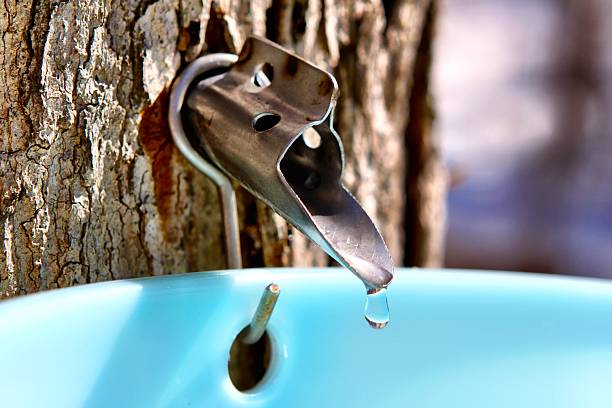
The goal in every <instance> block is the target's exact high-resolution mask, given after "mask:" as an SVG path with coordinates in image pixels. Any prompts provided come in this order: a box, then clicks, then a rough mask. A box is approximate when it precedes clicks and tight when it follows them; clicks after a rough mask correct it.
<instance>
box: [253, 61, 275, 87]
mask: <svg viewBox="0 0 612 408" xmlns="http://www.w3.org/2000/svg"><path fill="white" fill-rule="evenodd" d="M273 78H274V68H273V67H272V65H270V64H269V63H267V62H266V63H264V64H261V65H259V66H258V67H257V68H256V69H255V73H254V74H253V76H252V77H251V82H252V83H253V85H255V86H256V87H259V88H265V87H268V86H270V84H271V83H272V79H273Z"/></svg>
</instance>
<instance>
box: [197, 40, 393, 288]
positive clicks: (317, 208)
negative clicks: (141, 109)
mask: <svg viewBox="0 0 612 408" xmlns="http://www.w3.org/2000/svg"><path fill="white" fill-rule="evenodd" d="M337 98H338V84H337V83H336V80H335V78H334V77H333V76H332V75H330V74H329V73H327V72H325V71H323V70H321V69H319V68H317V67H315V66H314V65H312V64H310V63H308V62H307V61H305V60H303V59H301V58H300V57H298V56H296V55H294V54H292V53H290V52H288V51H287V50H285V49H283V48H281V47H280V46H278V45H276V44H274V43H272V42H270V41H268V40H266V39H263V38H258V37H250V38H249V39H248V40H247V41H246V42H245V44H244V47H243V48H242V51H241V53H240V55H239V58H238V60H237V62H236V63H234V64H233V65H231V66H230V68H229V70H227V71H226V72H223V73H218V72H217V73H216V75H215V76H212V77H211V76H209V77H208V78H204V79H202V80H200V82H199V83H197V84H195V85H194V86H193V87H192V89H191V90H190V91H189V92H188V94H187V99H186V100H187V106H188V109H187V116H186V118H187V119H188V121H189V123H190V125H191V127H192V128H193V131H194V132H193V133H195V135H193V138H192V141H191V142H192V143H193V144H194V145H196V147H200V148H202V149H203V150H204V151H205V153H206V154H207V155H208V156H209V158H210V159H211V160H212V161H213V162H214V163H215V164H216V165H217V166H218V167H219V168H220V169H221V170H223V171H224V172H225V173H227V174H228V175H230V176H232V177H233V178H234V179H236V180H237V181H238V182H239V183H240V184H241V185H242V186H244V187H245V188H246V189H247V190H248V191H250V192H251V193H253V194H254V195H255V196H257V197H258V198H260V199H261V200H263V201H264V202H266V203H267V204H268V205H269V206H270V207H272V208H273V209H274V210H275V211H276V212H278V213H279V214H280V215H281V216H283V217H284V218H285V219H287V221H289V222H290V223H291V224H292V225H294V226H295V227H296V228H297V229H299V230H300V231H302V232H303V233H304V234H305V235H306V236H308V237H309V238H310V239H311V240H313V241H314V242H315V243H317V244H318V245H319V246H320V247H321V248H323V249H324V250H325V251H326V252H327V253H328V254H329V255H330V256H332V257H333V258H334V259H336V260H337V261H338V262H339V263H340V264H342V265H344V266H345V267H347V268H348V269H350V270H351V271H352V272H353V273H354V274H355V275H357V277H359V278H360V279H361V280H362V281H363V282H364V284H365V285H366V286H367V287H368V288H371V289H379V288H384V287H386V286H387V285H388V284H389V282H390V281H391V279H392V278H393V261H392V260H391V256H390V255H389V251H388V249H387V247H386V245H385V243H384V241H383V239H382V237H381V236H380V233H379V232H378V230H377V229H376V227H375V226H374V224H373V223H372V221H371V220H370V218H369V217H368V215H367V214H366V213H365V211H364V210H363V209H362V208H361V206H360V205H359V203H357V201H356V200H355V198H354V197H353V196H352V195H351V194H350V193H349V192H348V191H347V190H346V189H345V188H344V186H343V185H342V183H341V180H340V177H341V174H342V168H343V164H344V152H343V148H342V142H341V141H340V138H339V136H338V135H337V133H336V132H335V131H334V129H333V127H332V122H333V112H334V107H335V105H336V100H337ZM313 130H314V131H313Z"/></svg>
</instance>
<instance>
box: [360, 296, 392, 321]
mask: <svg viewBox="0 0 612 408" xmlns="http://www.w3.org/2000/svg"><path fill="white" fill-rule="evenodd" d="M364 315H365V319H366V320H367V322H368V323H369V324H370V326H372V328H374V329H382V328H384V327H385V326H386V325H387V323H389V304H388V303H387V289H368V291H367V296H366V305H365V312H364Z"/></svg>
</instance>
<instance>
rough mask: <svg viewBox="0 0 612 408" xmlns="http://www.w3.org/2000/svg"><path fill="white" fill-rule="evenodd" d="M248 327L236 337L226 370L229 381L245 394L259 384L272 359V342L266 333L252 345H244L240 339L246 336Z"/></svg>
mask: <svg viewBox="0 0 612 408" xmlns="http://www.w3.org/2000/svg"><path fill="white" fill-rule="evenodd" d="M248 329H249V327H248V326H247V327H245V328H244V329H242V331H241V332H240V333H239V334H238V336H236V338H235V339H234V342H233V343H232V347H231V349H230V355H229V360H228V362H227V369H228V372H229V377H230V380H231V381H232V384H234V387H236V389H237V390H238V391H242V392H246V391H249V390H251V389H253V388H254V387H255V386H256V385H257V384H259V383H260V382H261V380H262V379H263V378H264V376H265V375H266V373H267V372H268V368H269V367H270V360H271V357H272V342H271V341H270V336H269V335H268V332H267V331H266V332H264V334H263V336H261V338H260V339H259V340H258V341H257V342H255V343H253V344H246V343H244V342H243V341H242V339H243V338H244V337H245V336H246V334H247V332H248Z"/></svg>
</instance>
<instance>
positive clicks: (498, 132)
mask: <svg viewBox="0 0 612 408" xmlns="http://www.w3.org/2000/svg"><path fill="white" fill-rule="evenodd" d="M439 10H440V17H439V22H440V25H439V27H440V29H439V35H438V36H437V37H436V41H437V42H436V53H435V57H436V58H435V63H434V74H433V78H434V85H433V89H434V95H435V101H436V110H437V122H436V136H437V137H439V138H440V139H441V143H442V149H443V154H444V159H445V162H446V163H447V165H448V166H449V168H450V170H451V174H452V177H451V179H452V182H451V184H452V187H451V189H450V193H449V199H448V211H449V218H448V219H449V224H448V235H447V251H446V262H447V265H449V266H454V267H475V268H487V269H488V268H493V269H510V270H526V271H536V272H547V273H563V274H575V275H590V276H601V277H612V269H610V265H611V264H612V134H611V133H612V115H611V111H612V80H611V78H612V41H610V39H612V29H611V27H610V24H607V21H609V19H610V18H612V3H610V2H608V1H605V0H561V1H558V0H555V1H552V0H535V1H533V0H443V1H441V2H440V7H439Z"/></svg>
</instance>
